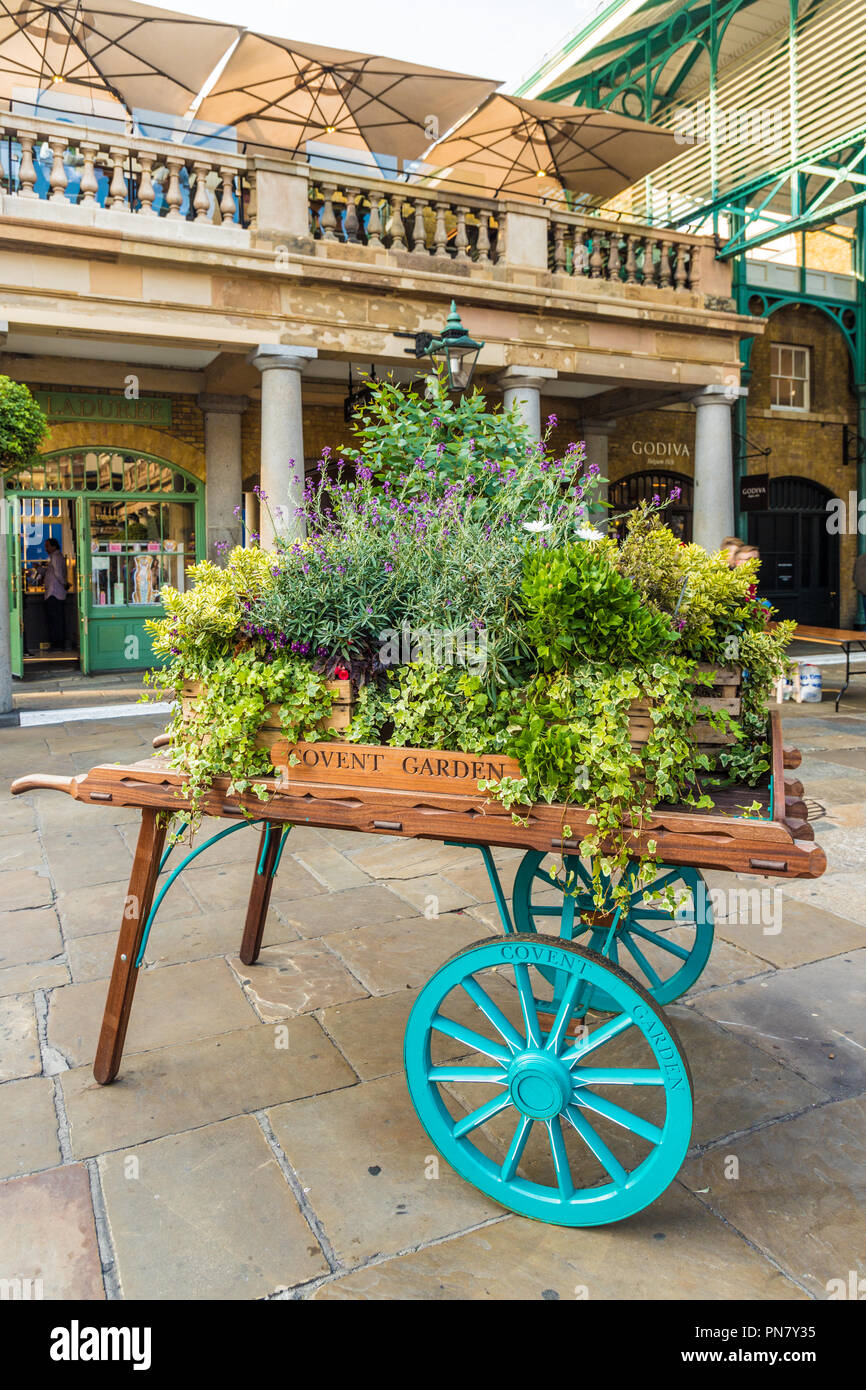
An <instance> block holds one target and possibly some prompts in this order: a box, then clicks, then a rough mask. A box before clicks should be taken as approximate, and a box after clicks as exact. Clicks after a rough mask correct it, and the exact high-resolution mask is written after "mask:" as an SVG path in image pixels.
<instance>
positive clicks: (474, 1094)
mask: <svg viewBox="0 0 866 1390" xmlns="http://www.w3.org/2000/svg"><path fill="white" fill-rule="evenodd" d="M539 972H541V973H540V975H539ZM549 973H553V974H555V975H556V976H557V977H560V978H562V979H564V981H565V983H564V984H563V985H562V987H561V997H560V1001H559V1005H558V1008H557V1010H556V1013H555V1016H554V1017H553V1021H552V1026H551V1027H550V1028H547V1029H546V1028H545V1027H544V1026H543V1021H542V1019H541V1018H540V1017H539V1010H538V1007H537V1002H536V996H537V994H538V992H539V991H540V990H542V989H543V988H544V981H545V979H546V976H547V974H549ZM537 976H538V977H539V978H536V977H537ZM599 990H600V991H602V992H603V993H604V994H605V995H606V996H607V997H608V998H609V999H610V1000H611V1001H612V1003H613V1006H614V1009H613V1012H612V1016H611V1017H610V1018H607V1019H605V1020H604V1021H599V1020H598V1019H597V1018H594V1017H593V1016H587V1003H586V1000H587V998H588V996H589V995H591V994H592V993H593V992H595V991H599ZM405 1063H406V1076H407V1079H408V1083H409V1093H410V1095H411V1097H412V1103H413V1105H414V1106H415V1110H416V1112H417V1114H418V1118H419V1119H420V1121H421V1123H422V1125H423V1126H424V1128H425V1130H426V1131H427V1134H428V1135H429V1136H430V1139H431V1141H432V1143H433V1144H434V1145H435V1146H436V1148H437V1149H438V1150H439V1152H440V1153H441V1154H442V1155H443V1156H444V1158H445V1159H446V1160H447V1161H448V1162H449V1163H450V1164H451V1166H452V1167H453V1168H455V1169H456V1171H457V1172H458V1173H459V1174H460V1176H461V1177H463V1178H465V1179H466V1181H467V1182H469V1183H472V1184H473V1185H474V1186H475V1187H477V1188H479V1189H480V1190H481V1191H482V1192H484V1193H486V1194H487V1195H488V1196H489V1197H492V1198H494V1199H495V1200H496V1201H497V1202H500V1203H501V1204H502V1206H504V1207H508V1208H509V1209H510V1210H511V1211H515V1212H519V1213H520V1214H521V1215H522V1216H530V1217H534V1218H535V1219H536V1220H538V1221H546V1222H550V1223H552V1224H554V1225H558V1226H601V1225H605V1224H607V1223H608V1222H610V1221H621V1220H622V1219H623V1218H624V1217H627V1216H633V1215H634V1213H635V1212H638V1211H641V1210H642V1209H643V1208H644V1207H646V1206H648V1205H649V1204H650V1202H653V1201H655V1199H656V1197H658V1196H659V1195H660V1194H661V1193H662V1192H664V1190H665V1188H666V1187H667V1186H668V1184H669V1183H671V1182H672V1181H673V1179H674V1177H675V1175H676V1173H677V1171H678V1169H679V1167H680V1165H681V1163H682V1161H683V1159H684V1158H685V1155H686V1150H687V1149H688V1146H689V1139H690V1136H691V1130H692V1087H691V1077H690V1075H689V1069H688V1065H687V1063H686V1059H685V1056H684V1054H683V1051H682V1047H681V1045H680V1043H679V1040H678V1039H677V1035H676V1033H675V1031H674V1029H673V1027H672V1026H671V1024H670V1023H669V1022H668V1020H667V1019H666V1018H665V1016H664V1014H663V1013H662V1011H661V1009H660V1008H659V1007H658V1005H657V1004H656V1003H655V1001H654V1000H653V999H652V998H651V996H650V995H649V994H648V993H647V991H646V990H645V989H643V988H642V987H641V985H639V984H638V983H637V982H636V981H635V980H633V979H632V978H631V977H630V976H629V975H627V974H626V972H625V971H624V970H622V969H621V968H620V967H619V966H617V965H614V964H612V963H611V962H610V961H608V960H605V959H603V957H601V956H599V955H597V954H596V953H595V952H593V951H588V950H585V949H584V948H582V947H580V946H576V945H574V944H572V943H571V942H562V941H551V940H549V939H548V940H545V939H544V938H540V937H538V936H537V935H534V934H531V933H516V934H514V935H511V936H506V937H504V938H497V939H493V940H491V939H490V938H488V939H486V940H484V941H478V942H476V943H475V944H474V945H472V946H466V947H465V948H464V949H463V950H462V951H459V952H458V953H457V955H455V956H452V957H451V959H450V960H449V961H446V963H445V964H444V965H443V966H442V967H441V969H439V970H438V971H437V972H436V974H435V975H434V976H433V978H432V979H431V980H430V981H429V982H428V983H427V984H426V985H425V986H424V988H423V989H422V991H421V993H420V994H419V996H418V998H417V1000H416V1001H415V1006H414V1008H413V1009H412V1013H411V1015H410V1017H409V1023H408V1025H407V1028H406V1041H405Z"/></svg>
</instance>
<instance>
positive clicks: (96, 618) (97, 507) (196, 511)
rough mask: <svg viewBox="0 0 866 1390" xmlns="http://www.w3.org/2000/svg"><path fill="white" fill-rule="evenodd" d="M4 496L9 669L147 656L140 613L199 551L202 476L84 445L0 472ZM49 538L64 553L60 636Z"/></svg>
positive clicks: (178, 579)
mask: <svg viewBox="0 0 866 1390" xmlns="http://www.w3.org/2000/svg"><path fill="white" fill-rule="evenodd" d="M94 433H95V434H96V433H97V431H94ZM150 433H151V434H153V432H152V431H151V432H150ZM4 505H5V507H6V510H7V516H6V518H5V523H6V530H7V539H8V541H9V542H10V543H9V544H8V546H7V549H8V554H9V575H8V584H9V591H10V608H11V614H10V616H11V629H12V672H13V675H16V676H23V675H24V674H25V671H26V669H27V666H28V663H36V662H41V661H49V662H50V661H57V662H64V661H65V662H66V663H74V662H75V661H76V660H77V661H78V663H79V664H80V667H81V670H82V671H83V672H85V673H88V672H99V671H119V670H135V669H142V668H146V667H148V666H151V665H153V664H154V658H153V650H152V647H151V641H150V638H149V636H148V634H147V632H146V631H145V622H146V620H147V619H148V618H154V617H159V616H160V615H161V614H162V612H163V608H162V606H161V603H160V595H161V591H162V588H163V586H164V585H171V586H172V587H174V588H176V589H180V590H183V589H184V588H185V587H186V586H187V584H188V582H189V579H188V574H189V569H190V567H191V566H192V565H193V564H194V563H195V561H196V560H197V559H199V558H201V557H202V555H203V554H204V549H203V546H204V540H203V538H204V484H203V483H202V482H201V481H200V480H199V479H197V478H195V477H194V476H193V475H192V474H191V473H189V472H187V471H186V470H184V469H181V468H179V467H178V466H177V465H176V464H174V463H170V462H168V461H166V460H165V459H163V458H160V457H158V456H157V455H155V454H152V453H144V452H141V451H139V450H136V449H127V448H119V447H118V448H115V447H106V446H105V445H94V446H93V447H91V448H88V447H87V446H86V445H83V446H80V447H74V448H67V449H65V450H63V451H62V452H48V453H45V454H42V455H40V456H39V459H38V461H36V462H34V463H33V465H32V466H31V467H30V468H29V469H23V470H21V472H19V473H18V474H15V475H13V476H12V477H7V479H6V500H5V503H4ZM49 537H53V538H54V539H55V540H56V541H57V542H58V544H59V545H60V548H61V551H62V553H63V557H64V560H65V574H66V584H67V592H66V599H65V603H64V610H65V611H64V621H65V633H64V637H65V640H64V642H63V644H62V646H61V645H60V644H59V643H58V641H57V636H56V632H55V633H54V634H49V624H48V622H47V615H46V605H45V569H46V563H47V558H48V554H49V551H48V550H47V549H46V544H45V543H46V541H47V540H48V538H49ZM51 548H52V549H53V547H51ZM52 636H53V638H54V640H53V641H52Z"/></svg>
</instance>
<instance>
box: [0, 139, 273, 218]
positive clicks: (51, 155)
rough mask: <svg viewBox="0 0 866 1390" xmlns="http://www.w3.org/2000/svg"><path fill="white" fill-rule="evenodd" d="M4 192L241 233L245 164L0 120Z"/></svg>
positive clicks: (246, 196)
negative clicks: (237, 229) (238, 228)
mask: <svg viewBox="0 0 866 1390" xmlns="http://www.w3.org/2000/svg"><path fill="white" fill-rule="evenodd" d="M0 133H2V143H0V186H2V191H3V192H5V193H10V194H14V195H16V196H17V197H18V198H21V199H23V200H29V201H34V200H41V201H43V202H49V203H54V204H59V205H66V206H78V207H84V208H88V207H89V208H91V209H96V208H101V209H103V210H105V211H109V212H133V213H139V214H140V215H141V216H142V217H164V218H166V220H168V221H172V222H179V221H189V222H208V223H211V224H212V225H228V226H244V225H245V224H246V223H247V222H248V216H247V212H246V210H247V208H248V206H249V202H250V183H249V178H248V171H247V160H246V158H244V157H243V156H237V155H220V154H214V153H212V152H210V151H208V150H204V149H201V148H199V147H197V146H185V145H176V144H167V143H164V142H162V141H159V140H146V139H134V138H130V137H128V136H125V135H119V134H117V133H111V134H105V133H104V132H100V131H94V130H91V129H88V128H85V129H84V130H83V131H82V132H81V133H80V134H79V133H78V132H76V131H75V130H73V129H70V126H69V125H67V124H66V123H63V122H59V121H44V120H35V119H34V120H31V119H29V118H27V117H9V116H6V117H3V116H0Z"/></svg>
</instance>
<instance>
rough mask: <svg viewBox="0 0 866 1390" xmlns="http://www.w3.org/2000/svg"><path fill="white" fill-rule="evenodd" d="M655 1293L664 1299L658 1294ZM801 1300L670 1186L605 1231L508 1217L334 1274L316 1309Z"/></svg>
mask: <svg viewBox="0 0 866 1390" xmlns="http://www.w3.org/2000/svg"><path fill="white" fill-rule="evenodd" d="M661 1291H663V1293H662V1292H661ZM660 1296H661V1297H664V1298H666V1299H696V1300H704V1299H740V1298H744V1299H748V1300H749V1301H756V1302H758V1301H760V1302H763V1301H767V1300H778V1299H785V1300H787V1299H803V1298H806V1296H807V1295H806V1294H805V1293H803V1292H802V1290H801V1289H799V1288H798V1287H797V1286H796V1284H794V1283H793V1282H792V1281H791V1280H790V1279H788V1278H786V1276H785V1275H784V1274H782V1273H780V1272H779V1271H778V1270H777V1269H775V1268H774V1267H773V1265H772V1264H771V1263H770V1261H769V1260H767V1259H765V1258H764V1257H762V1256H761V1255H760V1254H759V1253H758V1252H756V1251H755V1250H753V1249H751V1248H750V1247H749V1246H748V1245H747V1244H746V1242H745V1241H744V1240H742V1239H740V1237H739V1236H738V1235H737V1234H735V1232H733V1231H732V1230H730V1229H729V1228H728V1227H727V1226H725V1225H723V1224H722V1223H721V1222H720V1221H717V1220H715V1219H714V1218H711V1217H710V1216H709V1214H708V1213H707V1212H706V1211H705V1210H702V1209H701V1206H700V1204H699V1202H698V1201H696V1200H695V1199H694V1198H693V1197H691V1196H689V1195H688V1194H686V1193H685V1192H684V1191H683V1189H682V1188H681V1187H680V1186H679V1184H677V1183H675V1184H674V1186H673V1187H671V1188H669V1189H668V1190H667V1192H665V1193H664V1195H663V1196H662V1197H660V1198H659V1200H658V1201H657V1202H656V1203H654V1205H653V1206H652V1207H651V1208H649V1209H648V1210H645V1211H642V1212H639V1213H638V1214H637V1215H636V1216H633V1217H632V1218H631V1219H630V1220H629V1221H623V1222H618V1223H617V1224H616V1225H613V1226H598V1227H589V1228H586V1229H583V1230H569V1229H563V1228H561V1227H557V1226H544V1225H541V1224H540V1223H539V1222H535V1221H525V1220H524V1219H523V1218H522V1217H517V1216H512V1217H507V1218H505V1219H504V1220H501V1221H496V1222H493V1223H490V1224H488V1225H485V1226H483V1227H482V1228H481V1229H480V1230H476V1231H472V1232H470V1233H469V1234H467V1235H463V1236H457V1237H456V1238H454V1239H451V1240H446V1241H443V1242H441V1243H439V1244H436V1245H430V1246H428V1247H427V1248H426V1249H423V1250H418V1251H415V1252H413V1253H411V1254H408V1255H401V1256H398V1257H397V1258H396V1259H391V1260H386V1261H384V1262H382V1263H378V1264H375V1265H371V1266H368V1267H367V1268H365V1269H360V1270H358V1271H356V1272H354V1273H350V1274H345V1275H342V1276H338V1277H336V1278H334V1279H333V1280H330V1281H328V1282H327V1283H325V1284H323V1285H321V1287H320V1288H318V1289H317V1290H315V1291H314V1292H313V1293H312V1294H311V1295H310V1297H311V1298H313V1299H315V1300H317V1301H320V1300H325V1299H327V1300H329V1301H333V1300H335V1299H351V1300H365V1301H366V1300H373V1299H387V1300H389V1301H392V1300H411V1301H414V1302H429V1301H434V1302H439V1301H447V1300H457V1299H468V1300H472V1301H476V1300H494V1299H495V1300H502V1301H505V1300H512V1299H519V1300H525V1301H527V1302H541V1301H562V1302H568V1303H572V1302H575V1301H578V1302H579V1303H582V1302H584V1301H587V1302H589V1304H590V1308H591V1307H592V1304H593V1303H598V1302H604V1301H608V1300H610V1299H625V1300H628V1301H629V1302H639V1301H641V1300H644V1299H650V1300H652V1299H657V1298H659V1297H660Z"/></svg>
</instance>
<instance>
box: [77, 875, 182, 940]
mask: <svg viewBox="0 0 866 1390" xmlns="http://www.w3.org/2000/svg"><path fill="white" fill-rule="evenodd" d="M128 886H129V878H128V877H124V878H122V879H116V880H115V881H114V882H112V883H96V884H94V885H93V886H92V887H85V888H71V889H69V890H68V891H67V892H65V893H58V894H57V911H58V913H59V914H60V921H61V924H62V927H63V934H64V936H65V937H66V938H67V940H69V939H72V938H74V937H79V936H93V935H95V934H96V933H97V932H110V933H111V936H112V939H115V938H116V937H117V933H118V930H119V928H120V923H121V919H122V916H123V910H124V904H125V902H126V890H127V888H128ZM194 915H198V916H201V908H200V907H199V905H198V903H197V902H196V901H195V899H194V898H193V897H192V895H191V894H190V892H189V889H188V888H187V887H186V884H185V883H184V882H183V880H182V879H180V880H175V882H174V883H173V884H172V885H171V888H170V889H169V890H168V892H167V894H166V895H165V897H164V898H163V900H162V902H161V904H160V908H159V918H158V922H159V927H154V932H156V931H158V930H161V928H162V925H163V924H164V923H165V922H167V921H169V920H172V919H175V918H178V917H182V918H184V919H188V918H189V917H191V916H194Z"/></svg>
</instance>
